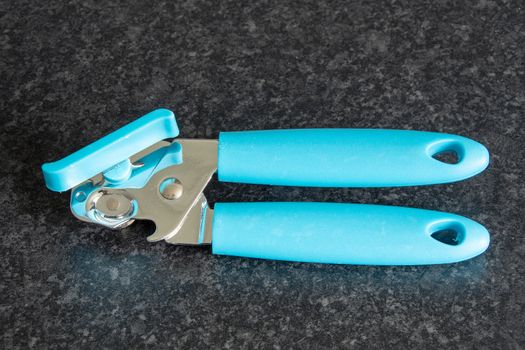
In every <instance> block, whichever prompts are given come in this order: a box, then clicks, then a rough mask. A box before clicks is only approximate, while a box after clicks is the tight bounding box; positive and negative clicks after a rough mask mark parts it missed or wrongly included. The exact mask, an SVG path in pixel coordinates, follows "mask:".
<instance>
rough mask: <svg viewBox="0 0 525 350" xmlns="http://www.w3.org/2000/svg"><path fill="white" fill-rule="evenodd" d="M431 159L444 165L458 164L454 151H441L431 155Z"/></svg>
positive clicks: (456, 154) (457, 157)
mask: <svg viewBox="0 0 525 350" xmlns="http://www.w3.org/2000/svg"><path fill="white" fill-rule="evenodd" d="M432 158H434V159H436V160H439V161H440V162H443V163H446V164H458V163H459V156H458V153H457V152H456V151H448V150H446V151H442V152H438V153H435V154H434V155H432Z"/></svg>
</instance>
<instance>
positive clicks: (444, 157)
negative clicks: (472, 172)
mask: <svg viewBox="0 0 525 350" xmlns="http://www.w3.org/2000/svg"><path fill="white" fill-rule="evenodd" d="M427 152H428V153H427V154H428V155H429V156H430V157H432V158H434V159H435V160H437V161H440V162H442V163H445V164H452V165H454V164H459V163H460V162H461V160H462V159H463V157H464V156H465V149H464V147H463V145H462V144H461V143H460V142H458V141H451V140H443V141H438V142H436V143H434V144H432V145H430V146H429V147H428V148H427Z"/></svg>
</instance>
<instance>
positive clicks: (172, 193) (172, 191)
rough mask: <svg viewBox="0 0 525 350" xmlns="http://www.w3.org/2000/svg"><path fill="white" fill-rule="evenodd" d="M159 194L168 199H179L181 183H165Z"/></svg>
mask: <svg viewBox="0 0 525 350" xmlns="http://www.w3.org/2000/svg"><path fill="white" fill-rule="evenodd" d="M161 194H162V197H164V198H166V199H169V200H173V199H179V198H180V197H181V196H182V185H181V184H180V183H178V182H172V183H170V184H167V185H166V186H164V188H163V189H162V192H161Z"/></svg>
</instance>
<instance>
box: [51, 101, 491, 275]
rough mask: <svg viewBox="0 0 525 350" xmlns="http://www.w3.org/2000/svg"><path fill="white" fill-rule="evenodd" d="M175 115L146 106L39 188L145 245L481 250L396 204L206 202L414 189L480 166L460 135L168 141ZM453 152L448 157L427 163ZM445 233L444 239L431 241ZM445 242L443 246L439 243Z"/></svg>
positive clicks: (281, 256) (484, 158) (323, 255)
mask: <svg viewBox="0 0 525 350" xmlns="http://www.w3.org/2000/svg"><path fill="white" fill-rule="evenodd" d="M178 134H179V129H178V127H177V123H176V121H175V115H174V114H173V113H172V112H171V111H169V110H167V109H158V110H155V111H153V112H151V113H149V114H147V115H145V116H143V117H141V118H139V119H137V120H135V121H134V122H132V123H130V124H128V125H126V126H124V127H122V128H121V129H118V130H117V131H115V132H113V133H111V134H109V135H107V136H105V137H103V138H101V139H100V140H98V141H96V142H94V143H92V144H90V145H88V146H86V147H84V148H82V149H80V150H79V151H77V152H75V153H73V154H71V155H69V156H67V157H65V158H63V159H61V160H58V161H56V162H52V163H46V164H44V165H43V166H42V170H43V173H44V179H45V182H46V185H47V187H48V188H49V189H51V190H53V191H58V192H63V191H67V190H70V189H72V191H71V202H70V206H71V211H72V212H73V215H74V216H76V217H77V218H78V219H80V220H82V221H86V222H93V223H96V224H100V225H103V226H106V227H109V228H115V229H116V228H123V227H126V226H127V225H129V224H131V223H132V222H133V221H134V220H151V221H153V222H154V223H155V232H154V233H153V234H152V235H150V236H149V237H148V241H150V242H156V241H161V240H165V241H166V242H168V243H172V244H180V245H200V244H211V245H212V252H213V253H214V254H221V255H233V256H242V257H251V258H264V259H276V260H289V261H300V262H317V263H336V264H366V265H421V264H441V263H451V262H457V261H462V260H465V259H469V258H472V257H474V256H477V255H479V254H481V253H482V252H484V251H485V250H486V248H487V247H488V244H489V240H490V238H489V234H488V232H487V230H486V229H485V228H484V227H483V226H482V225H480V224H479V223H477V222H475V221H472V220H470V219H467V218H465V217H462V216H458V215H454V214H449V213H443V212H437V211H431V210H423V209H415V208H407V207H395V206H382V205H368V204H343V203H312V202H303V203H289V202H286V203H285V202H266V203H263V202H260V203H216V204H215V205H214V208H213V209H211V208H210V207H209V205H208V202H207V200H206V198H205V196H204V195H203V190H204V189H205V187H206V186H207V184H208V183H209V181H210V179H211V177H212V176H213V174H214V173H215V172H218V179H219V181H229V182H242V183H251V184H264V185H285V186H318V187H383V186H385V187H386V186H415V185H429V184H438V183H447V182H453V181H459V180H462V179H465V178H468V177H471V176H474V175H476V174H478V173H480V172H481V171H483V170H484V169H485V168H486V167H487V165H488V161H489V154H488V151H487V149H486V148H485V147H484V146H483V145H481V144H479V143H477V142H475V141H473V140H470V139H468V138H465V137H461V136H456V135H450V134H442V133H433V132H422V131H409V130H383V129H291V130H264V131H237V132H221V133H220V135H219V140H200V139H175V140H173V141H172V142H168V141H166V139H172V138H175V137H177V136H178ZM442 152H454V153H456V154H457V157H458V159H459V161H458V162H457V163H456V164H449V163H446V162H443V161H440V160H438V159H436V157H435V155H436V154H440V153H442ZM440 235H445V239H443V237H440ZM447 235H448V236H449V238H448V241H447V238H446V236H447Z"/></svg>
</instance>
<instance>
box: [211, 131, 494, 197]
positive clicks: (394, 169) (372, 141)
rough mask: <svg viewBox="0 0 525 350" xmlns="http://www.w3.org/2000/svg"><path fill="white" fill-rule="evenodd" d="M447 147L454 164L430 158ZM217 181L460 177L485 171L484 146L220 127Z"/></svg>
mask: <svg viewBox="0 0 525 350" xmlns="http://www.w3.org/2000/svg"><path fill="white" fill-rule="evenodd" d="M444 151H452V152H455V153H456V154H457V155H458V158H459V162H458V163H457V164H448V163H444V162H441V161H439V160H437V159H435V158H433V155H435V154H437V153H440V152H444ZM218 157H219V158H218V174H219V180H221V181H230V182H243V183H254V184H265V185H289V186H320V187H380V186H412V185H427V184H437V183H446V182H453V181H458V180H462V179H465V178H468V177H471V176H474V175H476V174H478V173H480V172H481V171H483V170H484V169H485V168H486V167H487V165H488V163H489V153H488V151H487V149H486V148H485V147H484V146H483V145H481V144H479V143H477V142H475V141H473V140H470V139H468V138H465V137H461V136H457V135H449V134H442V133H433V132H423V131H410V130H382V129H292V130H265V131H239V132H221V133H220V136H219V155H218Z"/></svg>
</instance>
